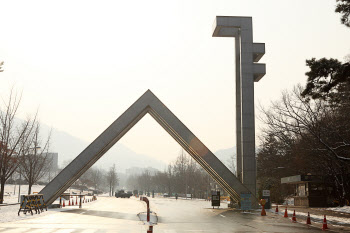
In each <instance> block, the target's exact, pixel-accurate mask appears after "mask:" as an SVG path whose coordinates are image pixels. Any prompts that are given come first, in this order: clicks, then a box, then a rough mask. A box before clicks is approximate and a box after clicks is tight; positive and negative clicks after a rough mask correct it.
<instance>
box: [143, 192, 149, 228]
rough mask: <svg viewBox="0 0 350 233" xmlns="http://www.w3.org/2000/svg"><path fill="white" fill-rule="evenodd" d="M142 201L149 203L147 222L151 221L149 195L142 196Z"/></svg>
mask: <svg viewBox="0 0 350 233" xmlns="http://www.w3.org/2000/svg"><path fill="white" fill-rule="evenodd" d="M142 201H144V202H146V204H147V222H149V221H150V209H149V201H148V198H147V197H142Z"/></svg>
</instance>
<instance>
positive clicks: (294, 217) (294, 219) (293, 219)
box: [292, 210, 297, 222]
mask: <svg viewBox="0 0 350 233" xmlns="http://www.w3.org/2000/svg"><path fill="white" fill-rule="evenodd" d="M292 222H297V218H296V216H295V210H294V213H293V217H292Z"/></svg>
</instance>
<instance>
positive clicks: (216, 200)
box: [211, 191, 220, 209]
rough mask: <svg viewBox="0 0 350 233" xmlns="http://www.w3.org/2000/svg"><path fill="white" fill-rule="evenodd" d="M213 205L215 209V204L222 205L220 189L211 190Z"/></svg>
mask: <svg viewBox="0 0 350 233" xmlns="http://www.w3.org/2000/svg"><path fill="white" fill-rule="evenodd" d="M211 206H212V207H213V209H214V206H218V207H219V206H220V191H212V192H211Z"/></svg>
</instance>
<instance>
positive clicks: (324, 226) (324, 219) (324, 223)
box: [322, 215, 329, 231]
mask: <svg viewBox="0 0 350 233" xmlns="http://www.w3.org/2000/svg"><path fill="white" fill-rule="evenodd" d="M327 229H329V228H328V226H327V220H326V215H325V216H324V218H323V225H322V230H323V231H324V230H327Z"/></svg>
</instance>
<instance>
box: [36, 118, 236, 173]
mask: <svg viewBox="0 0 350 233" xmlns="http://www.w3.org/2000/svg"><path fill="white" fill-rule="evenodd" d="M49 131H50V127H49V126H47V125H45V124H41V133H42V135H43V139H45V137H46V135H47V133H48V132H49ZM90 143H91V142H87V141H84V140H81V139H79V138H77V137H75V136H72V135H70V134H69V133H67V132H64V131H60V130H58V129H52V132H51V143H50V151H51V152H57V153H58V164H59V166H60V167H62V166H66V165H67V164H68V162H70V161H71V160H73V159H74V158H75V157H76V156H78V155H79V154H80V153H81V152H82V151H83V150H84V149H85V148H86V147H87V146H88V145H89V144H90ZM235 150H236V149H235V147H232V148H228V149H222V150H219V151H217V152H215V153H214V154H215V155H216V156H217V157H218V158H219V159H220V160H221V161H222V162H223V163H224V164H225V165H226V166H227V167H228V168H229V169H230V170H231V168H232V166H231V165H230V163H231V161H232V155H234V156H235ZM113 164H115V165H116V167H117V170H118V172H125V170H126V169H128V168H131V167H140V168H145V167H153V168H156V169H158V170H160V171H163V170H164V169H165V168H166V167H167V164H165V163H164V162H163V161H161V160H157V159H156V158H153V157H152V156H150V155H146V154H139V153H136V152H134V151H133V150H131V149H130V148H128V147H127V146H125V145H123V144H122V143H119V142H117V143H116V144H115V145H114V146H113V147H112V148H111V149H110V150H109V151H108V152H107V153H106V154H105V155H103V156H102V157H101V158H100V159H99V160H98V161H97V162H96V164H95V165H94V166H97V167H100V168H104V169H106V170H107V169H108V168H109V167H111V166H112V165H113Z"/></svg>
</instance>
